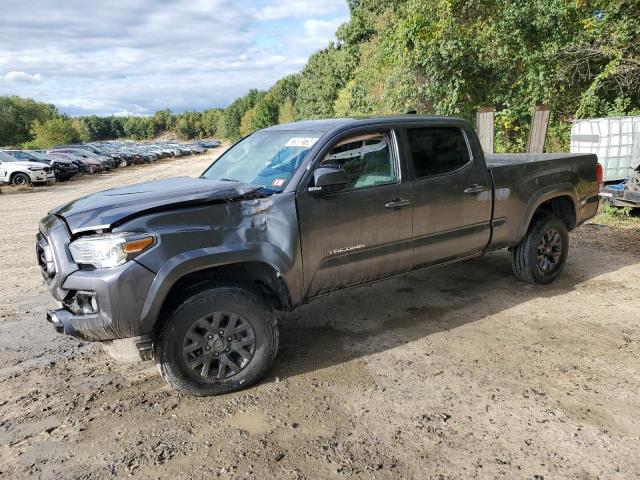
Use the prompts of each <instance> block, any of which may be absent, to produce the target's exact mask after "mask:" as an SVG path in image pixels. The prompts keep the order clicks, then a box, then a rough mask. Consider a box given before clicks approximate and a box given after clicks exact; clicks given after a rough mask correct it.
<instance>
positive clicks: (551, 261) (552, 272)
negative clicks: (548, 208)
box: [511, 214, 569, 285]
mask: <svg viewBox="0 0 640 480" xmlns="http://www.w3.org/2000/svg"><path fill="white" fill-rule="evenodd" d="M568 253H569V233H568V232H567V227H566V226H565V224H564V223H563V222H562V220H560V219H559V218H557V217H556V216H554V215H552V214H546V215H543V216H540V217H538V218H537V219H536V220H534V222H533V223H532V224H531V226H530V227H529V230H528V231H527V234H526V235H525V237H524V238H523V239H522V240H521V241H520V243H519V244H518V245H516V246H515V247H514V248H513V249H512V250H511V266H512V267H513V272H514V273H515V275H516V277H518V278H519V279H520V280H522V281H524V282H527V283H536V284H540V285H545V284H547V283H551V282H553V281H554V280H555V279H556V278H557V277H558V275H560V273H561V272H562V269H563V268H564V264H565V262H566V261H567V255H568Z"/></svg>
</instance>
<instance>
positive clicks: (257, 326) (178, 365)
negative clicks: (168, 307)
mask: <svg viewBox="0 0 640 480" xmlns="http://www.w3.org/2000/svg"><path fill="white" fill-rule="evenodd" d="M277 349H278V329H277V321H276V317H275V314H274V312H273V310H272V309H271V307H270V306H269V305H267V304H266V303H265V302H264V300H263V299H262V298H260V297H259V296H258V295H256V294H254V293H253V292H251V291H249V290H246V289H244V288H241V287H235V286H231V287H229V286H220V287H213V288H211V289H209V290H206V291H202V292H200V293H196V294H195V295H193V296H191V297H189V298H187V299H186V300H185V301H183V302H182V303H181V304H180V305H179V306H178V307H177V308H176V309H175V310H174V312H173V313H172V314H171V315H170V316H169V318H168V319H167V322H166V323H165V324H164V326H163V327H162V329H161V331H160V333H159V335H158V337H157V338H156V341H155V342H154V358H155V362H156V365H157V366H158V369H159V371H160V374H161V375H162V377H163V378H164V379H165V380H166V381H167V383H169V384H170V385H171V386H172V387H174V388H175V389H176V390H179V391H180V392H183V393H187V394H191V395H198V396H205V395H219V394H222V393H228V392H233V391H236V390H240V389H242V388H245V387H248V386H250V385H253V384H255V383H256V382H258V381H259V380H260V379H261V378H262V377H264V375H265V374H266V373H267V371H268V370H269V368H270V367H271V364H272V363H273V360H274V358H275V355H276V352H277Z"/></svg>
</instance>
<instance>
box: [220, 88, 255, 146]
mask: <svg viewBox="0 0 640 480" xmlns="http://www.w3.org/2000/svg"><path fill="white" fill-rule="evenodd" d="M263 95H264V92H261V91H259V90H255V89H252V90H249V92H247V94H246V95H244V96H242V97H239V98H237V99H236V100H234V101H233V103H231V105H229V106H228V107H227V108H225V110H224V113H223V114H222V118H221V119H220V125H219V127H220V136H221V137H222V138H225V139H228V140H237V139H238V138H240V136H241V133H240V122H241V121H242V117H243V116H244V114H245V113H246V112H247V111H248V110H251V109H252V108H253V107H254V105H255V104H256V103H257V101H258V100H259V99H260V98H261V97H262V96H263Z"/></svg>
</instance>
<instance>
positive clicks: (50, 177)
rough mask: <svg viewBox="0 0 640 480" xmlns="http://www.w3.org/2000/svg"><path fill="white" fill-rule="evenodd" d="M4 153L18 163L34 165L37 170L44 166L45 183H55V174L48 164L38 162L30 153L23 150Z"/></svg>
mask: <svg viewBox="0 0 640 480" xmlns="http://www.w3.org/2000/svg"><path fill="white" fill-rule="evenodd" d="M3 151H4V153H6V154H8V155H10V156H11V157H13V158H14V159H15V160H17V161H19V162H31V163H36V164H37V166H38V168H39V167H41V166H42V165H45V166H46V167H48V168H47V169H46V170H45V172H46V174H47V180H46V181H47V182H55V181H56V174H55V171H54V168H53V167H52V166H51V165H50V164H49V163H50V162H42V161H40V160H38V159H37V158H36V157H35V156H33V155H32V154H31V153H29V152H26V151H24V150H3Z"/></svg>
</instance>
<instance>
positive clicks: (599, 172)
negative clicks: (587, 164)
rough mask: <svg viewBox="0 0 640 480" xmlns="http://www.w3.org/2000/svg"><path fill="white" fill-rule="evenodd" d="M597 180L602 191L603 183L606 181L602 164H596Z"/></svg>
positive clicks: (599, 189) (599, 190)
mask: <svg viewBox="0 0 640 480" xmlns="http://www.w3.org/2000/svg"><path fill="white" fill-rule="evenodd" d="M596 180H597V181H598V193H600V192H601V191H602V184H603V183H604V169H603V168H602V164H601V163H599V164H598V165H596Z"/></svg>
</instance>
